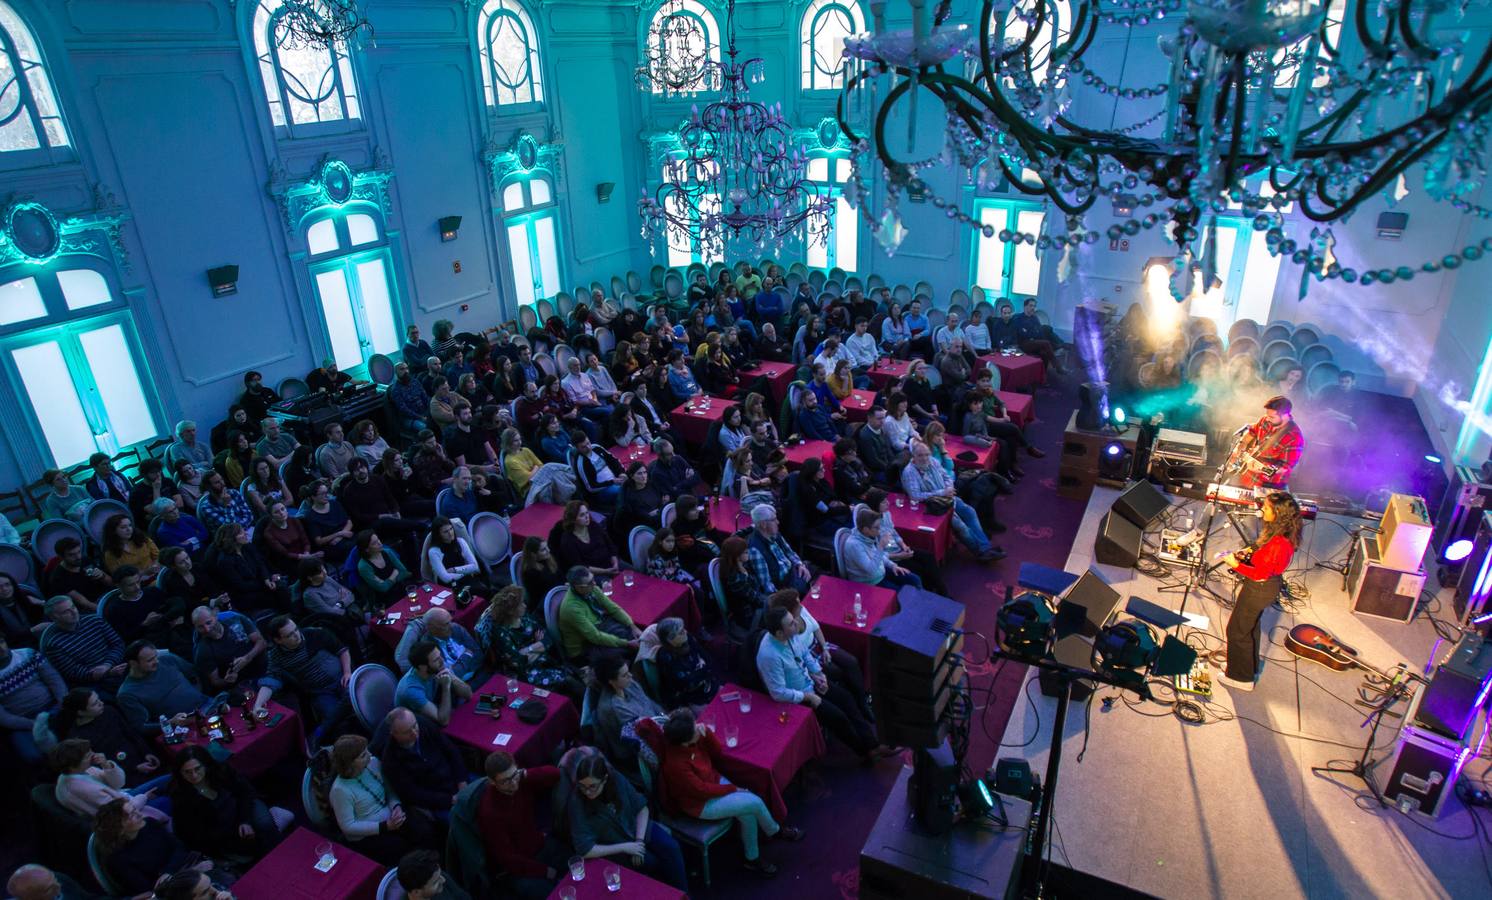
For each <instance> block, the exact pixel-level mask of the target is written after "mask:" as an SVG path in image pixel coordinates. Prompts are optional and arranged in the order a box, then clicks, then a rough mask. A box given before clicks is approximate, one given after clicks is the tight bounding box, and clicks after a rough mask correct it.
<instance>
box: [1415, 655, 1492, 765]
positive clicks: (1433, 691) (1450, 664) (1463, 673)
mask: <svg viewBox="0 0 1492 900" xmlns="http://www.w3.org/2000/svg"><path fill="white" fill-rule="evenodd" d="M1489 676H1492V643H1488V642H1487V641H1486V640H1485V639H1484V638H1483V637H1482V636H1481V635H1480V634H1478V633H1476V632H1474V631H1473V632H1469V633H1467V634H1465V635H1462V636H1461V640H1460V642H1459V643H1457V644H1456V648H1455V649H1454V650H1452V651H1451V654H1450V656H1449V657H1448V658H1447V659H1446V661H1445V662H1443V663H1441V664H1440V665H1438V666H1436V667H1435V672H1434V674H1432V675H1431V676H1430V683H1429V684H1427V685H1425V687H1424V692H1423V695H1422V696H1421V697H1420V703H1419V711H1418V712H1417V713H1416V714H1415V717H1414V721H1413V723H1412V724H1413V725H1414V726H1415V727H1417V728H1420V729H1422V730H1424V731H1429V732H1433V733H1434V734H1438V735H1440V736H1441V737H1447V738H1451V739H1453V740H1458V741H1459V740H1461V739H1462V738H1463V737H1464V736H1465V735H1466V733H1467V731H1468V730H1469V729H1470V727H1471V724H1472V722H1473V721H1474V720H1475V719H1476V714H1477V710H1478V709H1479V708H1480V706H1481V701H1482V700H1484V699H1486V698H1485V696H1484V694H1483V692H1484V691H1485V690H1486V688H1487V681H1488V678H1489Z"/></svg>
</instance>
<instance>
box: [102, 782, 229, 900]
mask: <svg viewBox="0 0 1492 900" xmlns="http://www.w3.org/2000/svg"><path fill="white" fill-rule="evenodd" d="M147 810H149V807H146V808H145V809H141V808H139V807H136V806H134V805H132V804H131V803H130V802H128V801H127V800H125V799H113V800H110V801H109V802H108V803H105V804H104V805H103V806H101V807H100V808H99V810H98V813H97V815H95V816H94V822H93V838H94V844H95V846H96V849H97V853H98V856H99V858H100V861H101V862H102V864H103V868H104V871H105V872H107V873H108V875H109V878H110V879H111V880H112V881H113V882H114V883H115V885H117V886H118V888H119V890H121V891H123V892H124V894H125V895H126V896H136V895H143V896H149V895H150V893H151V891H152V890H153V889H154V888H155V885H156V883H157V882H158V881H159V880H160V878H161V877H162V876H169V875H175V874H176V873H177V872H180V871H182V870H184V869H191V870H194V871H196V872H198V873H200V874H204V875H207V876H208V877H209V879H211V880H212V881H217V882H232V881H233V878H232V876H231V873H229V872H228V870H226V869H222V868H220V867H219V864H218V863H216V862H214V861H213V860H211V859H201V858H200V856H199V855H198V854H196V853H194V852H191V851H188V850H187V848H186V845H185V844H183V843H182V842H181V840H180V838H178V837H177V836H176V835H174V834H172V833H171V830H170V829H169V828H167V827H166V824H165V823H164V822H162V821H161V820H159V819H156V818H152V817H150V816H148V815H147V814H146V812H147Z"/></svg>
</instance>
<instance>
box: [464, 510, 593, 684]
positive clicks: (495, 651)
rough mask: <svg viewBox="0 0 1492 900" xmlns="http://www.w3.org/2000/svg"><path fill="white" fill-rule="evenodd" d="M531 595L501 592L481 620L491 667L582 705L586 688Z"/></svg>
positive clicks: (510, 587)
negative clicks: (535, 608) (533, 605)
mask: <svg viewBox="0 0 1492 900" xmlns="http://www.w3.org/2000/svg"><path fill="white" fill-rule="evenodd" d="M530 540H533V539H532V538H530ZM528 596H529V595H527V594H526V593H525V591H524V589H523V588H522V587H521V586H519V585H516V584H510V585H508V586H507V587H505V588H503V589H501V590H499V591H498V592H497V594H496V596H494V597H493V598H492V602H491V603H490V604H489V605H488V607H487V609H486V610H485V611H484V612H483V613H482V618H481V619H479V620H477V637H478V638H479V639H480V640H481V643H482V647H483V652H484V655H485V658H486V660H487V665H488V667H489V668H491V669H493V670H495V671H496V672H497V673H498V674H500V675H506V676H508V677H509V678H517V679H518V680H519V681H522V682H523V683H525V684H529V685H532V686H534V687H540V688H544V689H546V690H551V691H558V692H560V693H562V694H564V695H565V696H567V697H569V698H571V699H572V700H575V701H576V703H577V704H578V703H579V701H580V698H581V695H582V694H583V693H584V690H585V687H584V685H583V684H582V683H581V681H580V679H579V678H578V677H577V676H576V674H575V673H574V672H572V671H571V669H570V668H569V666H567V665H566V664H565V662H564V661H563V660H562V659H560V658H559V654H558V652H557V650H556V648H554V647H552V646H551V645H550V641H549V632H548V630H547V629H545V627H544V625H543V623H542V622H541V621H540V619H539V618H538V617H537V616H535V615H534V613H532V612H531V611H530V610H529V608H528V603H527V597H528ZM541 599H542V598H541Z"/></svg>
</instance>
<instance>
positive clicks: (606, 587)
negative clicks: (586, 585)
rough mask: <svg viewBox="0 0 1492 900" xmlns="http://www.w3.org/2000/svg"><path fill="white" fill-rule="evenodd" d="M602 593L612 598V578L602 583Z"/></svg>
mask: <svg viewBox="0 0 1492 900" xmlns="http://www.w3.org/2000/svg"><path fill="white" fill-rule="evenodd" d="M601 593H603V594H605V595H606V596H608V597H610V596H611V579H610V578H608V579H606V580H605V581H603V582H601Z"/></svg>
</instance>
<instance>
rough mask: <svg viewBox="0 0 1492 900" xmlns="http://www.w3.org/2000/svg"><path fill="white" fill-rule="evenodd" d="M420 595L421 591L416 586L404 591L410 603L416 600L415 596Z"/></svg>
mask: <svg viewBox="0 0 1492 900" xmlns="http://www.w3.org/2000/svg"><path fill="white" fill-rule="evenodd" d="M419 595H420V592H419V590H418V589H416V588H410V589H409V590H407V591H405V592H404V596H405V598H406V599H408V600H409V602H410V603H413V602H414V600H415V598H416V597H418V596H419Z"/></svg>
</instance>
